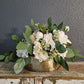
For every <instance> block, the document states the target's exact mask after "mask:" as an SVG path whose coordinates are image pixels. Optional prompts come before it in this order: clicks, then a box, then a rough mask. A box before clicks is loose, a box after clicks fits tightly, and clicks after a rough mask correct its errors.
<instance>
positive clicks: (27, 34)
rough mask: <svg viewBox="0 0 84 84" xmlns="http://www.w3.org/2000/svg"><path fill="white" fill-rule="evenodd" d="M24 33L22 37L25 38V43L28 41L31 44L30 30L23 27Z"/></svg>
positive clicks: (26, 26) (27, 27) (28, 27)
mask: <svg viewBox="0 0 84 84" xmlns="http://www.w3.org/2000/svg"><path fill="white" fill-rule="evenodd" d="M25 28H26V31H25V33H23V36H24V38H25V40H26V41H28V42H29V43H31V42H32V41H31V39H30V35H31V34H32V31H33V30H32V28H31V27H30V26H28V25H25Z"/></svg>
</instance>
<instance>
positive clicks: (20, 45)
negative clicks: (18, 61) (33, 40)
mask: <svg viewBox="0 0 84 84" xmlns="http://www.w3.org/2000/svg"><path fill="white" fill-rule="evenodd" d="M16 49H19V50H25V49H27V43H24V42H19V43H18V44H17V46H16Z"/></svg>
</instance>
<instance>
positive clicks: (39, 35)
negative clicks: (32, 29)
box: [36, 32, 43, 40]
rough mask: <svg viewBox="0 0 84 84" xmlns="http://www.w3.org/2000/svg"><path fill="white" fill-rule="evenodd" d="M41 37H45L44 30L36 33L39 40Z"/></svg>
mask: <svg viewBox="0 0 84 84" xmlns="http://www.w3.org/2000/svg"><path fill="white" fill-rule="evenodd" d="M40 38H43V33H42V32H37V33H36V39H37V40H39V39H40Z"/></svg>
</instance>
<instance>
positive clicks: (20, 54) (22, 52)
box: [16, 49, 28, 58]
mask: <svg viewBox="0 0 84 84" xmlns="http://www.w3.org/2000/svg"><path fill="white" fill-rule="evenodd" d="M16 52H17V56H18V57H22V58H27V57H28V52H27V50H26V49H25V50H16Z"/></svg>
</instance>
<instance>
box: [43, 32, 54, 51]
mask: <svg viewBox="0 0 84 84" xmlns="http://www.w3.org/2000/svg"><path fill="white" fill-rule="evenodd" d="M44 40H45V41H46V43H47V44H50V45H51V51H52V50H53V49H54V48H55V42H54V41H53V39H52V34H51V33H49V34H44Z"/></svg>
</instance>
